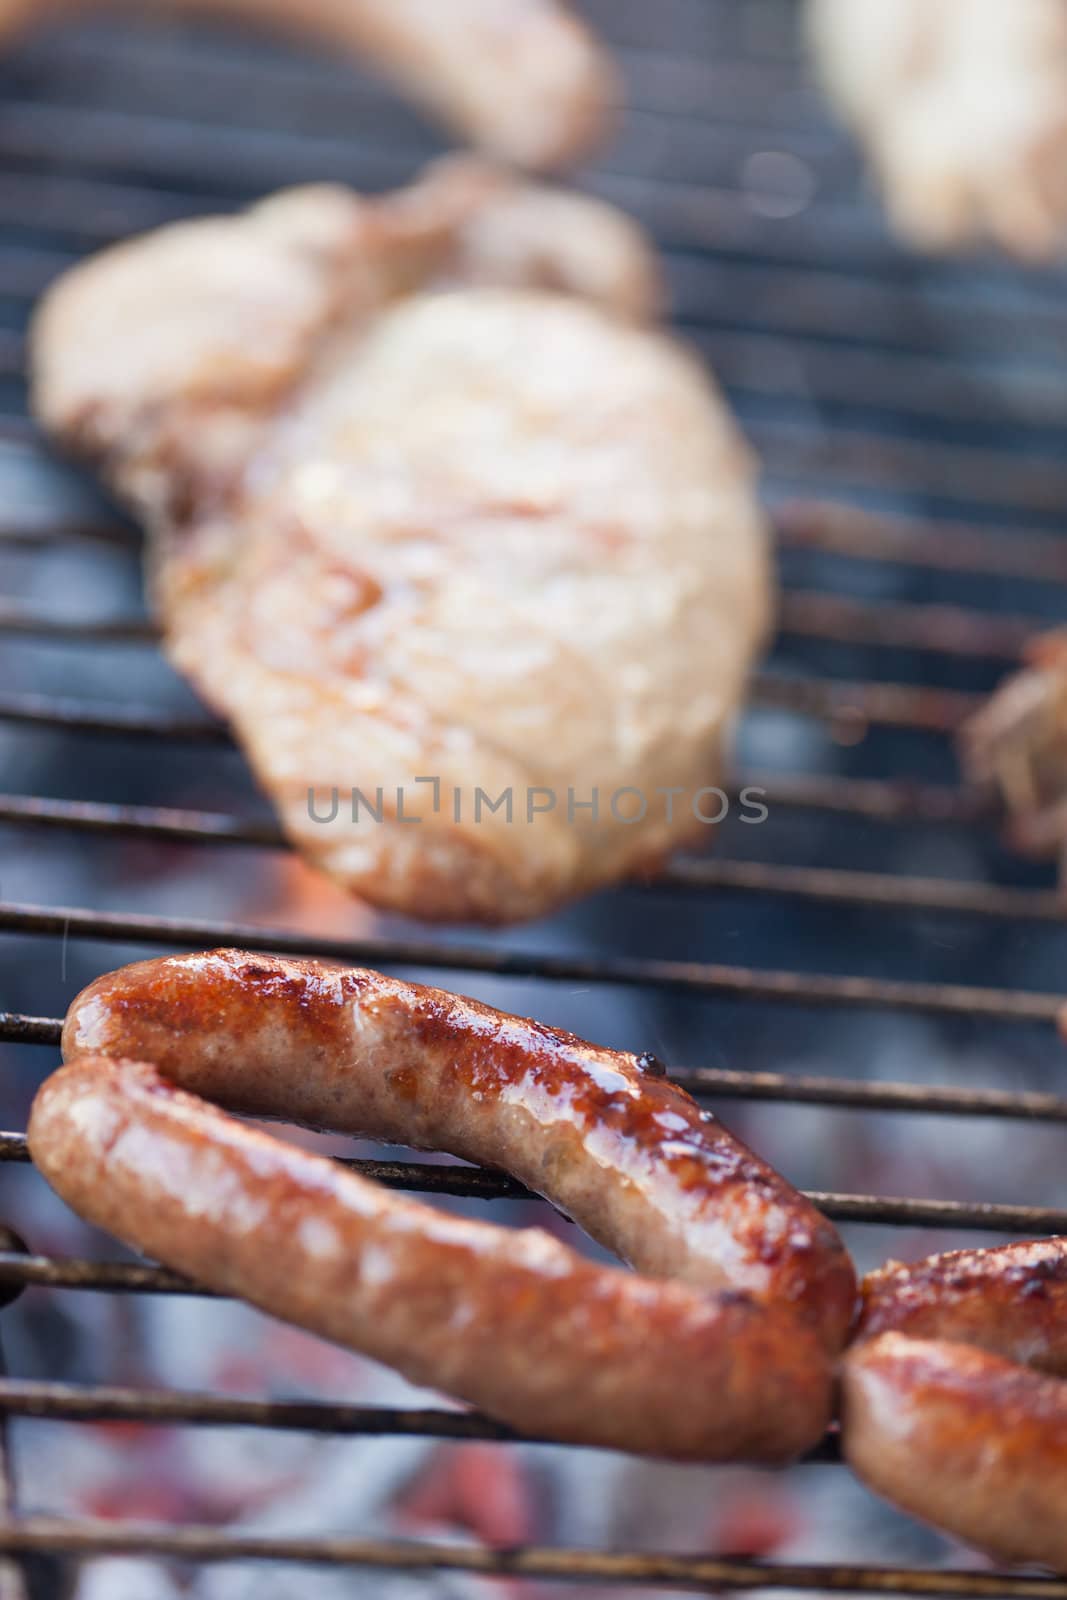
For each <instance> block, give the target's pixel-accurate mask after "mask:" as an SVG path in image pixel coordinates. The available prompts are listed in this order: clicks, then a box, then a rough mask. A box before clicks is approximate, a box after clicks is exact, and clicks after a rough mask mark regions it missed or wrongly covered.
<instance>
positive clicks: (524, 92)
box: [0, 0, 621, 169]
mask: <svg viewBox="0 0 1067 1600" xmlns="http://www.w3.org/2000/svg"><path fill="white" fill-rule="evenodd" d="M114 3H115V0H0V40H3V39H4V38H5V37H6V38H11V37H14V36H17V35H18V34H19V33H21V32H23V31H24V30H26V29H27V28H29V27H30V26H37V25H39V24H41V23H42V22H49V21H51V20H54V19H56V18H63V17H67V16H69V17H79V16H82V15H84V14H86V13H90V12H93V11H97V10H110V9H114ZM120 3H121V0H120ZM127 9H129V10H137V11H138V12H139V13H140V14H141V15H142V16H144V15H146V14H147V15H152V16H162V17H166V16H167V15H168V14H172V13H174V12H182V11H190V12H193V13H202V14H203V15H205V16H216V15H217V16H218V17H219V18H220V19H222V20H226V21H234V22H240V23H244V22H247V23H250V24H252V25H254V26H259V25H261V26H264V27H268V28H274V29H277V30H279V31H281V32H283V33H286V34H289V35H295V36H296V37H298V38H307V39H309V40H310V41H312V42H313V43H318V44H320V45H324V46H326V47H329V48H333V49H335V50H340V51H343V52H345V53H347V54H351V55H353V56H355V57H356V59H357V60H359V61H361V62H365V63H366V64H367V65H369V66H371V67H373V68H376V69H377V70H378V71H379V72H381V73H383V74H384V75H385V76H387V77H388V78H390V79H391V80H392V81H393V82H394V83H396V84H397V86H398V87H399V88H401V89H404V90H406V91H407V92H408V93H410V94H411V95H412V97H413V98H414V99H416V100H418V101H420V102H421V103H422V104H423V105H425V106H426V107H427V108H428V109H429V110H431V111H433V112H435V113H436V114H437V115H439V116H440V117H442V118H443V119H444V120H445V121H447V122H448V123H450V124H451V125H452V126H453V127H455V128H456V129H458V130H459V131H460V132H461V133H462V134H463V135H464V136H465V137H466V139H467V140H468V141H470V142H472V143H473V144H475V145H478V146H480V147H481V148H483V149H485V150H486V151H488V152H490V153H491V154H493V155H496V156H499V157H500V158H501V159H503V160H505V161H509V162H514V163H515V164H516V165H517V166H520V167H530V168H535V169H546V168H558V167H562V166H565V165H567V164H568V163H571V162H574V161H577V160H580V159H581V157H583V156H584V155H586V154H587V153H588V151H589V150H590V149H591V148H592V147H593V146H594V145H596V144H598V143H599V142H600V141H601V139H602V138H603V137H604V135H605V133H606V132H607V130H608V128H609V127H610V126H611V121H612V110H613V107H614V106H615V105H616V104H617V102H618V100H619V98H620V96H621V87H620V84H619V82H618V78H617V75H616V73H615V70H614V68H613V66H612V63H611V61H610V59H609V57H608V55H607V53H606V52H605V51H604V50H602V49H601V48H600V46H599V45H598V44H597V42H596V41H595V40H594V39H593V37H592V35H591V34H590V33H589V31H588V29H587V28H586V27H585V25H584V24H583V23H582V22H581V21H580V20H579V19H578V17H576V16H575V15H574V14H573V13H572V11H571V10H570V7H569V6H567V5H566V4H565V3H564V0H151V3H149V4H147V5H145V4H143V3H142V4H141V5H139V6H134V5H133V4H132V3H129V4H128V6H127Z"/></svg>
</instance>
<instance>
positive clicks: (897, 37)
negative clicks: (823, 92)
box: [809, 0, 1067, 259]
mask: <svg viewBox="0 0 1067 1600" xmlns="http://www.w3.org/2000/svg"><path fill="white" fill-rule="evenodd" d="M809 17H810V30H811V36H812V45H813V50H814V54H815V58H816V63H817V65H818V67H819V70H820V73H821V76H822V78H823V80H824V82H825V84H826V87H827V89H828V91H829V92H830V95H831V96H832V98H833V99H834V101H835V102H836V104H837V106H838V108H839V109H840V111H841V112H842V114H843V115H844V116H845V118H846V119H847V120H848V121H849V122H850V123H851V124H852V125H853V126H854V127H855V128H856V129H857V131H858V132H859V134H860V135H861V137H862V138H863V140H864V141H865V144H866V147H867V151H868V155H869V157H870V160H871V162H872V164H873V166H874V168H875V170H876V173H877V176H878V178H879V179H880V181H881V184H882V187H883V189H884V192H885V197H886V201H887V204H888V206H889V210H890V213H891V216H892V219H893V222H894V224H895V225H896V227H897V228H898V230H899V231H900V233H901V234H902V235H903V237H904V238H905V239H908V240H910V241H911V242H913V243H914V244H917V245H918V246H920V247H922V248H925V249H933V250H945V249H954V248H958V247H960V246H964V245H968V244H972V243H974V242H980V241H982V240H991V241H993V242H995V243H996V244H998V245H1000V246H1001V247H1002V248H1004V249H1006V250H1008V251H1011V252H1012V253H1013V254H1016V255H1019V256H1023V257H1028V258H1037V259H1041V258H1044V257H1048V256H1051V255H1053V254H1055V253H1057V252H1058V251H1059V250H1060V249H1061V248H1062V245H1063V241H1064V237H1065V234H1067V0H809Z"/></svg>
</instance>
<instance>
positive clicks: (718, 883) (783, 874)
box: [0, 791, 1067, 924]
mask: <svg viewBox="0 0 1067 1600" xmlns="http://www.w3.org/2000/svg"><path fill="white" fill-rule="evenodd" d="M771 799H772V791H769V792H768V794H767V796H766V801H767V802H770V801H771ZM5 822H8V823H15V824H20V825H23V826H27V825H29V826H35V827H64V828H74V829H77V830H79V831H83V832H88V833H100V834H109V835H112V836H114V837H120V838H126V837H133V838H150V839H161V840H164V839H165V840H168V841H171V842H176V843H182V844H194V845H231V846H234V845H242V846H244V845H247V846H250V847H255V848H266V849H275V850H276V849H285V848H288V842H287V840H286V838H285V835H284V834H283V833H282V831H281V829H280V828H278V827H277V825H276V824H273V823H270V822H255V821H250V820H246V819H243V818H240V817H233V816H226V815H224V814H216V813H214V812H197V811H172V810H168V809H165V808H161V807H152V806H142V807H135V806H111V805H103V804H99V805H94V804H92V803H91V802H88V801H48V800H38V799H32V798H25V799H24V798H22V797H19V796H3V795H0V824H2V823H5ZM631 887H634V888H639V889H642V890H644V891H646V892H648V893H662V892H664V891H674V890H690V891H695V892H701V891H702V892H706V891H708V890H710V889H715V890H718V891H719V892H725V893H733V894H760V895H774V896H779V897H780V896H786V897H795V898H798V899H803V900H812V901H815V902H818V903H822V904H829V905H849V906H855V907H861V908H864V909H869V910H902V911H923V912H935V911H936V912H946V913H950V914H961V915H969V916H981V917H994V918H1010V919H1012V920H1016V921H1018V920H1028V921H1032V922H1048V923H1054V924H1059V923H1067V897H1065V896H1064V894H1063V893H1061V892H1060V891H1059V890H1056V889H1048V890H1042V889H1015V888H1010V887H1007V888H1005V887H1000V886H999V885H996V884H988V883H967V882H963V883H957V882H953V881H951V880H949V879H941V878H918V877H903V876H900V875H897V874H892V873H877V872H851V871H842V870H839V869H837V868H830V867H792V866H783V865H779V864H772V865H767V864H764V863H762V862H757V861H732V860H704V859H696V858H687V857H679V858H677V859H676V860H674V861H672V862H671V863H670V865H669V866H667V867H666V868H664V870H663V871H662V872H661V873H659V874H658V875H657V876H656V877H655V878H653V879H651V880H649V881H647V882H642V881H635V882H634V883H633V884H632V885H631Z"/></svg>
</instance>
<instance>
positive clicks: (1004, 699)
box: [959, 632, 1067, 861]
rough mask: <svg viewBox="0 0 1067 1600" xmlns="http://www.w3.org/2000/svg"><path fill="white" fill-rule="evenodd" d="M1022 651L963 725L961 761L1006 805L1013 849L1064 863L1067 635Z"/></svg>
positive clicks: (1042, 639) (1050, 636)
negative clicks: (1019, 663)
mask: <svg viewBox="0 0 1067 1600" xmlns="http://www.w3.org/2000/svg"><path fill="white" fill-rule="evenodd" d="M1026 656H1027V664H1026V666H1025V667H1024V668H1023V669H1022V670H1021V671H1020V672H1017V673H1015V674H1014V675H1013V676H1012V677H1010V678H1009V679H1008V680H1007V681H1006V682H1005V683H1004V684H1003V685H1002V686H1001V687H1000V688H999V689H998V690H997V692H996V694H994V695H993V697H992V698H991V699H990V701H989V703H988V704H987V705H985V706H983V707H982V709H981V710H980V711H978V712H977V713H976V714H975V715H974V716H973V717H971V718H970V719H969V720H968V721H967V722H965V723H964V725H963V728H962V729H961V732H960V737H959V750H960V760H961V764H962V766H963V770H964V772H965V774H966V776H967V778H968V780H969V781H970V782H972V783H974V784H976V785H978V786H979V787H983V788H991V789H993V790H995V792H996V794H997V795H998V797H999V798H1000V800H1001V801H1002V802H1003V804H1004V807H1005V810H1006V812H1007V816H1008V824H1009V830H1010V832H1009V837H1010V840H1011V843H1012V844H1013V845H1014V847H1015V848H1016V849H1018V850H1021V851H1023V852H1024V853H1026V854H1028V855H1034V856H1052V855H1057V854H1058V855H1060V857H1061V860H1064V861H1067V632H1055V633H1049V634H1044V635H1042V636H1041V637H1039V638H1037V639H1035V640H1034V641H1033V642H1032V643H1031V644H1030V646H1029V647H1028V649H1027V652H1026Z"/></svg>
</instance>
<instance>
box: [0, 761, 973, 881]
mask: <svg viewBox="0 0 1067 1600" xmlns="http://www.w3.org/2000/svg"><path fill="white" fill-rule="evenodd" d="M743 789H758V790H759V791H760V794H761V798H762V799H763V801H764V802H765V804H766V805H767V806H768V807H769V808H770V809H772V810H773V809H776V808H778V807H784V808H796V809H802V810H803V809H807V810H815V811H830V812H833V813H836V814H838V815H842V816H855V817H858V818H863V819H865V820H869V821H873V822H888V823H906V822H917V821H921V822H925V823H938V824H949V825H951V826H953V827H959V826H962V825H964V824H965V823H975V822H985V821H988V813H989V807H988V805H987V803H986V801H985V798H984V796H983V795H981V794H980V793H978V792H977V791H975V792H973V793H971V792H967V791H964V790H962V789H952V788H948V787H945V788H938V787H936V786H934V785H929V786H921V785H916V786H912V785H910V784H907V783H894V782H891V781H890V782H885V783H883V782H881V781H879V780H877V779H874V780H867V779H857V780H854V781H853V780H849V779H846V778H840V779H839V778H825V779H823V778H811V779H805V778H803V777H801V778H796V779H793V778H780V777H777V776H775V775H773V774H772V775H764V774H756V773H753V774H751V775H749V776H748V777H744V778H742V779H741V780H740V781H739V782H738V783H737V784H735V785H734V794H735V796H736V795H737V794H738V793H739V792H740V791H741V790H743ZM5 823H6V824H9V825H11V826H16V827H39V828H63V829H65V828H72V829H76V830H78V831H81V832H85V833H98V834H104V835H110V836H113V837H118V838H147V839H160V840H166V841H167V842H169V843H173V844H196V845H210V844H224V845H248V846H255V847H258V848H261V849H272V850H273V849H282V848H285V847H286V846H287V840H286V838H285V836H284V834H283V832H282V830H281V828H280V827H279V826H278V825H277V823H274V822H269V821H263V822H257V821H254V820H252V819H251V818H246V817H238V816H233V815H231V814H229V813H226V812H216V811H192V810H188V809H184V808H183V809H178V808H175V807H172V806H137V805H114V804H112V803H110V802H107V801H93V800H52V799H44V798H42V797H40V796H36V795H5V794H0V824H5ZM894 881H897V880H894ZM913 881H914V880H913Z"/></svg>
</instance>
